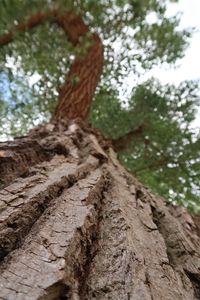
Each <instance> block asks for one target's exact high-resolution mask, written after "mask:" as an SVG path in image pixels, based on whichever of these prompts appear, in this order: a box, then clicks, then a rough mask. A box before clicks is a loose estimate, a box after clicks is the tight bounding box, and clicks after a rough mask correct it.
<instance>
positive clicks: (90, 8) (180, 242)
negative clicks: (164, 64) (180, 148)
mask: <svg viewBox="0 0 200 300" xmlns="http://www.w3.org/2000/svg"><path fill="white" fill-rule="evenodd" d="M17 2H18V1H12V5H13V7H12V8H11V6H10V5H8V2H6V1H3V2H2V3H3V4H2V7H3V9H2V19H5V20H7V32H4V34H3V35H2V37H1V38H0V45H1V46H2V48H3V49H6V50H8V48H6V47H9V50H10V54H5V53H7V52H6V50H5V52H4V50H3V51H2V56H3V61H4V63H5V64H7V65H9V64H12V63H13V61H12V57H16V54H19V53H20V51H21V52H22V51H24V49H26V48H27V46H26V48H24V47H22V44H21V42H22V41H23V39H24V35H25V36H26V34H28V39H29V38H30V36H31V39H33V40H34V37H33V36H34V34H35V33H33V36H32V32H33V31H34V30H38V28H39V27H42V26H44V27H42V28H43V29H46V30H47V33H46V35H47V39H46V41H45V42H49V41H48V38H51V39H52V37H53V34H54V33H55V27H50V24H54V25H56V26H59V27H60V28H61V29H62V30H63V32H64V34H66V35H67V37H68V40H69V41H70V42H71V43H72V44H73V45H74V46H75V47H76V50H75V53H76V57H75V59H74V60H73V62H72V64H71V67H70V70H69V72H68V73H67V75H66V76H65V79H64V81H63V79H62V80H61V81H63V86H62V88H61V89H60V90H59V100H58V104H57V105H56V106H55V105H54V107H55V109H54V113H53V115H52V119H51V121H50V122H49V123H48V124H46V125H42V126H39V127H37V128H35V129H33V130H32V131H30V132H29V133H28V134H27V136H25V137H21V138H16V139H15V140H14V141H10V142H4V143H1V146H0V147H1V148H0V164H1V190H0V205H1V212H0V220H1V222H0V230H1V236H0V257H1V261H2V262H1V266H0V268H1V275H0V277H1V280H0V285H1V290H0V296H1V298H3V299H172V298H174V297H175V298H176V299H199V294H200V288H199V286H200V283H199V278H200V272H199V270H200V260H199V255H200V253H199V247H198V246H199V225H198V222H199V219H198V217H195V216H190V215H189V214H188V212H187V211H186V210H185V209H183V208H177V207H173V206H171V205H166V204H165V203H164V202H163V200H162V199H160V198H159V197H158V196H155V195H153V194H152V193H151V192H150V191H149V190H148V189H146V188H145V187H144V186H143V185H142V184H140V183H139V182H138V181H137V180H136V179H135V178H134V177H133V176H132V175H130V174H129V173H128V172H127V171H126V170H125V169H124V168H123V167H122V166H121V165H120V163H119V161H118V160H117V158H116V154H115V152H114V151H113V148H114V149H116V150H119V151H124V150H125V149H127V147H130V144H131V141H132V139H133V138H135V139H136V140H138V139H139V140H142V143H143V144H144V147H145V149H146V147H147V146H148V147H149V145H150V148H148V149H147V154H148V155H149V153H148V152H151V151H150V150H149V149H151V148H156V149H157V152H158V153H160V155H161V154H162V155H161V159H160V160H158V163H161V162H162V163H163V160H165V159H166V160H167V159H169V158H168V156H167V153H164V154H163V152H164V151H163V149H160V145H159V144H158V143H155V142H153V140H152V138H154V140H155V141H156V136H155V137H151V136H149V135H147V132H148V129H147V126H148V125H149V126H153V125H154V126H155V127H156V126H157V128H158V129H159V127H160V126H161V125H163V123H162V121H161V120H160V119H159V118H157V119H156V118H155V114H154V115H153V117H152V119H154V121H155V122H156V123H153V120H152V119H151V117H149V116H151V114H150V115H149V114H147V115H146V114H144V115H140V116H138V113H139V112H140V101H143V99H145V97H146V96H148V97H149V96H151V97H150V98H149V102H148V103H146V102H145V101H144V103H143V106H144V109H145V110H148V109H149V106H150V107H152V108H153V110H152V111H151V113H152V114H153V113H154V111H155V110H154V109H155V108H156V109H157V110H158V112H159V113H161V116H162V112H163V111H164V109H165V110H166V109H167V107H166V103H165V102H164V99H165V98H166V97H164V96H163V94H159V93H156V92H154V93H153V90H150V93H149V92H148V93H147V95H146V94H145V93H146V91H148V89H147V88H146V87H145V86H139V87H137V89H136V90H135V91H134V92H133V99H134V101H133V104H131V101H130V109H129V110H127V109H122V108H121V107H120V104H119V102H115V98H113V103H114V104H113V105H112V109H113V108H115V109H116V112H117V115H116V117H118V115H119V114H122V115H125V116H126V118H125V119H124V120H125V124H124V126H123V129H121V132H120V130H117V129H118V128H117V127H114V126H113V127H112V128H113V130H114V128H116V134H113V137H114V140H111V137H109V135H108V134H107V137H109V139H108V138H107V139H105V138H104V137H103V136H102V135H101V133H100V132H99V131H98V130H96V129H93V128H91V126H89V124H88V123H87V119H88V116H89V111H90V107H91V101H92V98H93V95H94V92H95V88H96V86H97V84H98V81H99V79H100V75H101V72H102V67H103V43H102V39H101V38H100V36H101V35H102V33H104V35H105V38H107V39H108V40H109V39H110V38H111V36H112V37H113V39H114V40H115V39H116V38H117V37H119V38H122V40H123V41H126V44H125V47H127V48H128V43H129V42H130V36H131V35H132V34H133V35H134V40H135V42H136V45H137V47H138V49H137V47H136V49H137V50H138V53H137V57H138V59H139V60H138V61H140V62H141V65H142V66H143V67H145V68H149V67H150V65H152V63H154V62H155V61H156V60H158V59H160V60H163V61H168V62H173V61H174V60H175V59H176V58H177V57H178V56H179V57H180V56H181V55H182V51H183V48H184V45H185V36H187V32H185V33H184V32H182V33H179V32H177V31H176V30H175V27H176V26H177V20H176V19H171V20H168V19H166V18H165V17H164V12H165V10H166V7H165V3H162V4H159V3H158V2H157V1H132V2H124V1H116V2H109V1H108V3H104V1H102V2H101V1H99V2H98V3H94V2H93V1H88V2H84V3H79V2H73V3H68V5H69V4H70V10H69V9H68V10H67V11H65V5H66V3H65V2H66V1H43V2H42V3H41V1H34V3H33V8H34V9H35V12H32V13H30V4H29V3H27V1H20V2H21V7H20V10H19V9H18V8H17V7H15V5H16V4H17ZM10 3H11V2H10ZM10 3H9V4H10ZM44 3H45V4H47V6H46V7H44ZM18 4H19V2H18ZM63 5H64V6H63ZM41 7H42V8H43V10H42V12H39V10H40V9H41ZM14 8H15V11H14V14H15V16H14V18H13V14H12V12H13V9H14ZM113 8H114V9H113ZM9 9H10V10H9ZM22 11H23V15H27V17H25V18H24V20H22V16H21V14H22V13H21V12H22ZM151 11H155V12H156V13H157V15H158V21H159V22H158V24H157V25H156V24H148V22H147V23H146V17H147V15H148V13H149V12H151ZM80 12H82V13H83V12H85V15H84V16H86V20H88V21H89V23H90V24H91V25H93V26H94V28H96V29H98V31H99V34H97V33H92V32H91V31H90V30H89V27H88V25H86V23H85V22H84V20H83V17H81V15H80ZM94 16H95V18H94ZM9 18H10V19H9ZM133 19H134V22H133ZM100 20H101V23H98V22H100ZM104 21H105V23H104ZM10 23H13V24H12V26H11V27H10V28H9V24H10ZM46 24H47V25H46ZM100 24H102V25H103V24H104V25H105V26H104V28H103V31H101V29H100V27H99V26H97V25H100ZM111 25H112V26H113V28H114V30H113V31H112V30H110V29H111ZM129 25H132V29H133V31H134V32H132V31H131V33H130V32H129V33H128V34H127V33H125V32H124V29H130V28H129V27H128V26H129ZM133 25H134V26H133ZM138 26H139V28H138ZM126 27H127V28H126ZM51 28H53V30H51ZM166 28H168V31H167V33H168V34H167V35H166V36H164V37H163V32H165V33H166ZM43 29H42V30H41V32H40V33H39V36H40V37H42V36H43V34H42V33H43ZM40 34H41V35H40ZM48 34H49V37H48ZM51 34H52V35H51ZM60 37H62V38H63V34H60ZM57 38H59V34H57V35H56V39H57ZM56 39H55V41H57V40H56ZM15 40H17V41H18V42H15ZM35 41H38V36H37V39H36V40H35ZM148 41H150V43H149V42H148ZM172 41H174V43H172ZM119 42H120V41H119ZM104 43H105V41H104ZM158 43H159V48H158V47H157V45H158ZM105 44H106V43H105ZM36 46H37V45H36ZM139 46H142V47H143V51H142V52H141V53H140V50H139ZM49 47H50V48H49V49H51V47H54V43H52V42H51V43H49ZM104 48H105V49H104V51H105V64H106V69H105V71H104V72H105V74H104V75H105V81H104V82H103V84H102V83H101V84H100V85H99V86H98V88H97V94H96V104H94V105H96V108H94V112H95V114H96V116H95V115H94V116H93V121H96V123H97V121H98V116H99V115H98V114H100V115H101V116H102V118H105V120H106V118H107V116H106V111H107V110H106V111H101V112H100V109H99V103H98V99H99V98H100V99H101V101H102V99H103V97H102V95H107V99H108V98H109V95H110V94H109V92H111V91H112V86H111V84H110V83H111V82H112V81H113V80H115V81H114V84H116V85H117V84H118V83H120V80H121V79H122V77H123V75H124V74H123V68H124V65H122V66H120V65H116V60H115V55H114V53H113V50H112V49H111V48H110V47H109V45H107V46H105V47H104ZM33 49H34V47H33ZM53 49H54V50H55V51H58V50H56V47H55V48H53ZM149 49H151V52H150V51H149ZM123 50H124V49H123ZM175 50H177V53H176V54H175V52H176V51H175ZM28 53H29V55H28V57H29V58H30V51H29V50H28ZM45 55H46V54H45ZM59 55H60V54H58V55H57V54H56V52H54V53H53V56H55V57H56V56H57V57H60V56H59ZM135 55H136V54H135V53H134V57H135ZM41 56H42V55H38V57H39V58H41ZM21 57H22V56H21V55H20V56H18V57H17V58H16V61H15V63H16V66H17V67H16V69H15V71H16V70H18V69H20V70H21V74H20V73H18V74H17V73H15V74H14V72H7V73H6V68H4V72H3V73H2V74H3V75H2V76H3V80H4V82H7V79H9V76H10V77H12V78H14V79H17V80H18V79H19V77H20V76H21V75H23V72H22V71H23V70H26V67H27V61H26V59H25V61H24V62H22V61H20V60H21ZM141 58H143V59H141ZM123 59H126V60H127V63H128V56H126V55H125V56H124V52H122V53H119V61H120V62H121V61H122V60H123ZM119 61H118V62H119ZM38 62H39V63H40V62H41V60H40V59H39V60H38ZM61 63H62V62H61ZM34 64H35V61H34V63H33V64H32V63H31V62H28V66H29V67H30V69H31V67H33V66H34ZM18 66H19V68H18ZM128 66H129V67H130V66H133V65H132V62H131V61H130V62H129V64H128ZM56 67H58V68H57V69H56V70H57V71H58V69H59V67H60V66H56ZM54 68H55V66H54ZM54 68H52V69H51V64H50V63H49V65H48V66H46V67H45V68H44V69H43V67H42V66H41V69H40V71H41V72H40V73H41V74H42V73H43V75H46V78H45V77H44V78H45V79H44V78H43V80H46V81H47V83H48V82H49V85H51V80H49V81H48V80H47V79H48V78H49V79H51V74H52V71H53V70H55V69H54ZM12 69H13V67H12ZM34 71H35V70H34V69H31V71H30V72H34ZM59 71H62V72H63V71H67V68H66V67H62V64H61V67H60V70H59ZM115 72H117V77H116V76H113V74H112V73H115ZM40 73H38V74H39V75H41V74H40ZM53 80H55V78H54V79H53ZM108 80H110V81H109V82H108ZM109 85H110V86H109ZM150 85H151V86H153V83H150ZM47 86H48V85H47ZM193 90H194V89H193ZM173 91H174V89H173ZM40 92H41V93H40V94H41V95H42V98H43V101H44V102H45V93H46V88H44V87H43V88H42V89H40ZM54 92H55V91H54ZM163 93H165V91H164V92H163ZM28 95H30V93H29V94H28ZM100 95H101V97H100ZM111 95H112V96H113V95H116V96H117V93H116V92H115V93H114V92H112V93H111ZM138 95H139V96H138ZM194 98H195V97H194ZM38 99H39V98H38ZM139 99H140V101H139ZM19 100H20V99H19ZM157 103H159V105H160V106H157ZM3 104H4V107H5V109H7V106H6V103H3ZM17 104H18V105H20V102H19V103H17ZM36 104H37V105H38V107H40V106H41V101H40V100H38V103H36ZM100 104H101V103H100ZM192 104H193V102H192ZM24 105H25V106H26V103H25V104H24ZM46 105H47V106H48V105H49V101H47V103H46ZM131 105H132V106H131ZM145 105H146V106H145ZM175 105H176V103H175ZM181 105H182V103H181ZM47 106H46V107H47ZM44 107H45V105H44ZM105 107H106V106H104V109H105ZM107 108H108V104H107ZM14 109H15V110H18V106H15V107H14ZM108 109H109V108H108ZM145 110H144V112H145ZM19 111H20V109H19ZM171 111H172V109H171V110H170V109H169V110H167V114H169V116H170V117H171V114H170V113H171ZM136 113H137V114H136ZM133 116H135V117H136V121H135V123H132V122H130V120H131V119H132V117H133ZM165 116H166V115H165ZM137 118H138V119H137ZM141 119H142V122H138V121H137V120H141ZM172 119H173V118H172ZM172 121H173V120H172ZM175 121H176V120H174V122H175ZM172 123H173V122H172ZM106 124H107V123H106V122H105V123H104V126H106ZM111 124H112V123H111ZM129 124H131V125H132V128H130V127H128V126H129ZM135 125H137V126H135ZM102 126H103V125H102ZM121 127H122V126H121ZM174 128H175V129H176V128H177V132H178V130H179V129H180V127H178V122H176V123H175V124H173V126H172V129H174ZM124 129H125V130H124ZM130 129H131V130H130ZM123 130H124V131H125V132H123ZM168 140H169V141H170V135H169V138H168ZM196 144H197V141H195V145H196ZM132 146H133V148H134V149H132V150H133V153H134V151H135V152H136V151H137V145H132ZM145 154H146V150H145ZM122 155H123V154H122ZM148 155H147V160H149V163H150V164H151V163H152V162H151V161H150V156H148ZM166 157H167V158H166ZM126 158H127V157H126ZM174 158H175V157H174ZM122 159H123V157H122ZM125 162H127V160H126V159H125ZM156 162H157V161H156ZM156 162H155V161H154V164H155V163H156ZM170 162H171V161H170ZM139 167H140V170H141V169H142V168H143V169H144V166H143V164H142V163H140V164H139ZM148 168H150V165H149V164H148ZM136 171H137V170H136ZM155 180H156V176H155Z"/></svg>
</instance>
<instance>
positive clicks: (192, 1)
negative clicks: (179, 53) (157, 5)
mask: <svg viewBox="0 0 200 300" xmlns="http://www.w3.org/2000/svg"><path fill="white" fill-rule="evenodd" d="M179 11H180V12H182V17H181V24H180V25H181V28H187V27H195V28H196V33H195V34H193V37H192V39H191V40H190V46H189V47H188V49H187V50H186V53H185V54H186V55H185V57H184V58H183V59H181V60H179V62H178V65H179V68H177V69H176V70H168V71H167V70H164V69H160V68H157V69H154V70H153V71H151V73H152V75H155V74H156V73H157V74H158V70H159V79H160V80H161V81H162V82H163V83H179V82H180V81H183V80H189V79H200V0H179V3H178V4H176V3H172V4H170V5H169V8H168V14H169V15H175V14H177V13H178V12H179Z"/></svg>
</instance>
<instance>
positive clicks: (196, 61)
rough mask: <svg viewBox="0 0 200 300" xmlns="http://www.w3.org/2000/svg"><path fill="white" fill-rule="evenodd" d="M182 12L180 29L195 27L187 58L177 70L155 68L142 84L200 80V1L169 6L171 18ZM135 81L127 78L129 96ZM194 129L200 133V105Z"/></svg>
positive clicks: (143, 78) (179, 64)
mask: <svg viewBox="0 0 200 300" xmlns="http://www.w3.org/2000/svg"><path fill="white" fill-rule="evenodd" d="M180 12H181V13H182V16H181V23H180V28H181V29H182V28H188V27H189V28H191V27H195V33H194V34H193V36H192V38H191V39H190V44H189V47H188V48H187V49H186V51H185V57H184V58H182V59H181V60H179V61H178V62H177V64H176V65H177V67H176V68H174V67H172V68H169V67H168V68H164V67H155V68H153V69H152V70H151V71H149V72H148V73H147V74H145V75H144V76H141V81H142V82H143V81H145V80H147V79H148V78H150V77H155V78H158V79H159V80H160V81H161V82H162V83H163V84H167V83H169V84H179V83H180V82H181V81H184V80H195V79H199V80H200V0H179V2H178V3H171V4H169V8H168V14H169V16H173V15H176V14H178V13H180ZM133 80H134V78H133V77H132V76H130V77H129V78H127V81H126V88H127V94H129V93H130V92H131V90H132V87H133ZM129 89H130V90H129ZM199 95H200V92H199ZM192 127H193V128H196V129H197V132H198V131H199V132H200V104H199V108H198V113H197V118H196V120H195V121H194V122H193V124H192Z"/></svg>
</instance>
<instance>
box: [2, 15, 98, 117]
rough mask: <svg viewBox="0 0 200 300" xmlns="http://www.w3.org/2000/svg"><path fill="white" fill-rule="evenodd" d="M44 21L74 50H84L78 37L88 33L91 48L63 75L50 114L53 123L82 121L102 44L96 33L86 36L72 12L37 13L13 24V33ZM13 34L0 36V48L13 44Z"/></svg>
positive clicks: (96, 80) (96, 75) (92, 88)
mask: <svg viewBox="0 0 200 300" xmlns="http://www.w3.org/2000/svg"><path fill="white" fill-rule="evenodd" d="M46 21H49V22H52V23H56V24H57V25H58V26H59V27H61V28H62V29H63V30H64V32H65V33H66V35H67V37H68V39H69V41H70V42H72V43H73V44H74V46H76V47H80V48H83V49H84V42H81V38H83V37H85V36H86V34H87V35H88V34H90V42H91V45H90V46H89V47H88V48H87V49H86V53H84V52H83V53H82V54H81V55H80V56H79V57H76V58H75V60H74V62H73V64H72V66H71V68H70V72H69V73H68V74H67V76H66V81H65V84H64V86H63V87H62V88H61V91H60V94H59V101H58V105H57V108H56V109H55V112H54V115H53V120H56V121H59V120H61V119H63V118H66V119H67V118H68V119H74V118H81V119H83V120H85V119H86V118H87V117H88V114H89V110H90V106H91V101H92V97H93V95H94V92H95V89H96V86H97V84H98V81H99V79H100V76H101V73H102V67H103V45H102V42H101V39H100V37H99V36H98V35H97V34H94V33H90V31H89V28H88V26H87V25H86V24H85V23H84V22H83V20H82V18H81V16H77V15H76V14H75V13H74V12H72V11H71V12H68V13H66V14H65V15H63V14H62V13H60V12H59V10H51V11H49V12H47V13H37V14H35V15H32V16H31V17H30V18H29V19H28V21H27V23H21V24H19V25H17V26H16V27H15V28H14V30H13V32H15V31H21V32H24V31H26V30H31V29H33V28H35V27H37V26H38V25H40V24H42V23H44V22H46ZM13 32H12V31H10V32H8V33H7V34H5V35H4V36H2V37H0V46H5V45H7V44H8V43H10V42H12V41H13V39H14V33H13Z"/></svg>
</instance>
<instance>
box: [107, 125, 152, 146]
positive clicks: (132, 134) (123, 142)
mask: <svg viewBox="0 0 200 300" xmlns="http://www.w3.org/2000/svg"><path fill="white" fill-rule="evenodd" d="M142 128H143V126H142V125H140V126H139V127H137V128H135V129H133V130H131V131H129V132H128V133H127V134H125V135H123V136H122V137H119V138H118V139H116V140H112V144H113V147H114V149H115V151H116V152H119V151H125V150H127V148H128V147H129V145H130V143H131V141H132V140H133V138H137V139H142V140H144V143H146V142H147V141H146V139H145V138H144V137H143V135H142Z"/></svg>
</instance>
